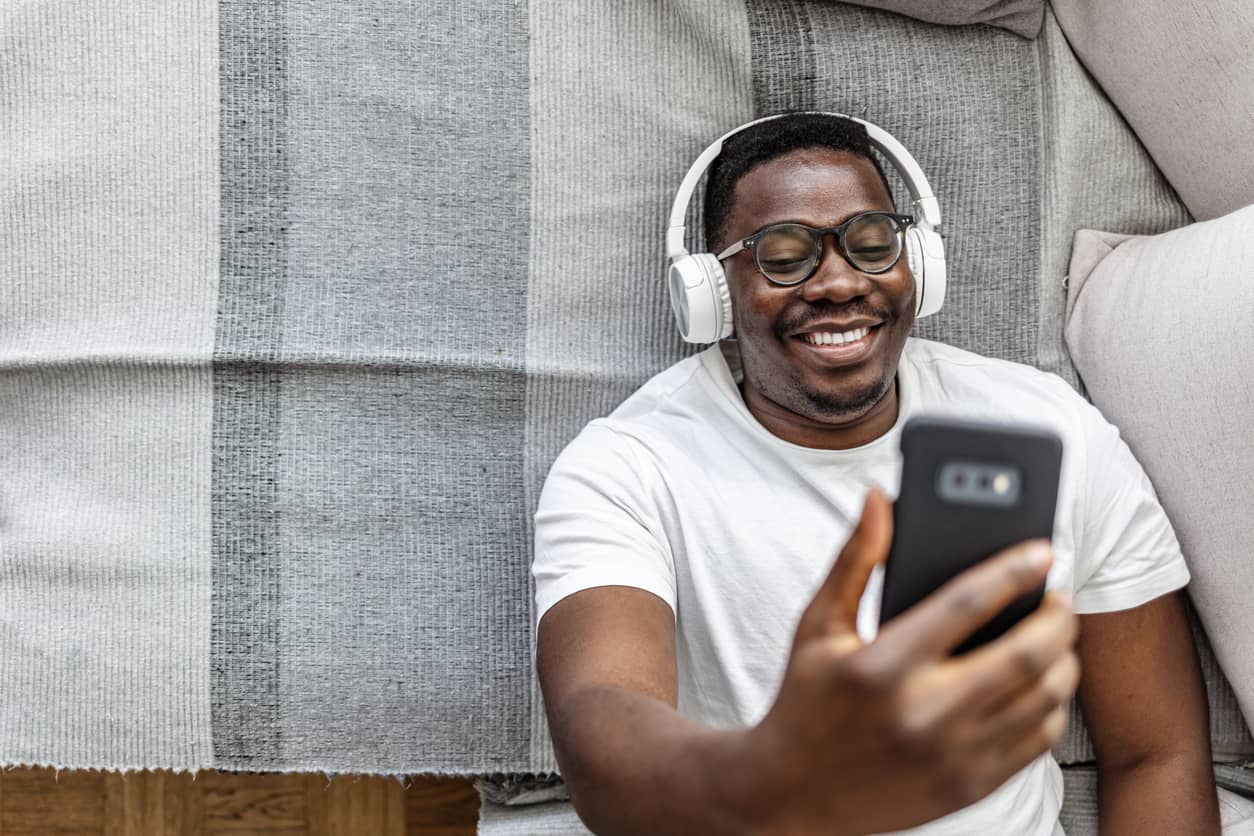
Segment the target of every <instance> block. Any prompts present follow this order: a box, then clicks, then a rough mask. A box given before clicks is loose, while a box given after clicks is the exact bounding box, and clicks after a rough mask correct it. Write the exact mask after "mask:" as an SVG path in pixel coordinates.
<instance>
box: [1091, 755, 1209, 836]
mask: <svg viewBox="0 0 1254 836" xmlns="http://www.w3.org/2000/svg"><path fill="white" fill-rule="evenodd" d="M1207 754H1208V753H1193V754H1177V755H1172V756H1166V755H1164V756H1161V757H1159V758H1145V759H1142V760H1140V761H1138V762H1135V763H1130V764H1125V765H1122V766H1112V767H1103V766H1102V765H1101V763H1100V761H1099V763H1098V786H1097V793H1098V814H1099V821H1100V824H1101V827H1100V830H1101V835H1102V836H1142V834H1145V833H1171V834H1180V836H1219V832H1220V831H1219V800H1218V796H1217V794H1216V790H1215V778H1214V773H1213V772H1212V771H1211V765H1210V761H1209V758H1208V757H1207Z"/></svg>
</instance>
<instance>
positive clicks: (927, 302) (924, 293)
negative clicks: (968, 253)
mask: <svg viewBox="0 0 1254 836" xmlns="http://www.w3.org/2000/svg"><path fill="white" fill-rule="evenodd" d="M906 260H907V264H909V266H910V272H911V273H912V274H913V275H914V288H915V294H916V303H915V316H916V317H924V316H931V315H932V314H934V313H936V312H937V311H939V310H940V309H941V305H943V304H944V302H945V242H944V241H943V240H942V239H941V237H940V233H938V232H936V230H934V229H929V228H927V227H921V226H912V227H910V229H908V230H906Z"/></svg>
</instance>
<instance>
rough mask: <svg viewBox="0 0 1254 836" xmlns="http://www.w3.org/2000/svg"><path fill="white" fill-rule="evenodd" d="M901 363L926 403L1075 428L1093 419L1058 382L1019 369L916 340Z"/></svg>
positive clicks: (1068, 387) (1016, 365)
mask: <svg viewBox="0 0 1254 836" xmlns="http://www.w3.org/2000/svg"><path fill="white" fill-rule="evenodd" d="M902 362H903V364H906V365H908V366H909V367H910V368H912V369H913V370H914V371H915V373H916V374H917V375H918V377H919V386H920V389H921V390H922V393H923V395H924V398H925V400H933V401H935V400H939V401H942V402H944V401H952V402H954V403H955V404H961V405H963V406H965V407H968V408H973V409H976V410H982V411H990V412H996V413H1001V414H1004V415H1006V416H1007V417H1013V418H1026V419H1031V418H1032V417H1037V418H1038V419H1049V418H1051V417H1052V418H1057V419H1060V420H1064V421H1067V422H1080V421H1083V420H1085V419H1089V418H1091V417H1092V415H1093V414H1095V413H1096V410H1095V409H1094V408H1093V407H1092V405H1091V404H1089V402H1088V401H1087V400H1085V398H1084V396H1082V395H1081V394H1080V393H1079V392H1077V391H1076V390H1075V389H1073V388H1072V387H1071V385H1070V384H1068V383H1067V382H1066V381H1065V380H1063V379H1062V378H1061V377H1059V376H1058V375H1056V374H1052V373H1050V372H1046V371H1042V370H1041V369H1038V368H1035V367H1034V366H1029V365H1026V364H1024V363H1016V362H1013V361H1011V360H1002V359H999V358H996V357H986V356H984V355H982V354H976V353H974V352H972V351H967V350H965V349H961V348H957V347H955V346H952V345H946V344H945V343H939V342H935V341H932V340H924V339H918V338H911V339H910V341H909V342H907V344H906V350H905V351H904V352H903V354H902ZM936 405H937V406H940V405H941V404H936Z"/></svg>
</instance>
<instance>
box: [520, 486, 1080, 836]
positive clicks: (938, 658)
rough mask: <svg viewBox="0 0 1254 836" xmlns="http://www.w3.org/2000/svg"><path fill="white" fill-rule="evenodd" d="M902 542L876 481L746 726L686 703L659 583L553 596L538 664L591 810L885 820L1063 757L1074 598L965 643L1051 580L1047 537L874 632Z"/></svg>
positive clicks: (579, 791)
mask: <svg viewBox="0 0 1254 836" xmlns="http://www.w3.org/2000/svg"><path fill="white" fill-rule="evenodd" d="M891 540H892V511H891V508H890V506H889V505H888V502H887V500H885V499H884V497H883V495H882V494H881V493H880V492H879V491H878V490H875V489H872V490H871V491H870V493H869V494H868V497H867V502H866V506H865V507H864V508H863V513H862V518H861V520H860V521H859V522H858V525H857V527H856V528H855V529H854V533H853V535H852V536H851V537H850V539H849V541H848V542H847V543H846V544H845V546H844V548H843V549H842V550H841V554H840V557H839V558H838V559H837V560H836V562H835V563H834V564H833V566H832V569H831V571H830V573H829V574H828V577H827V579H826V580H825V581H824V582H823V583H822V584H821V585H820V587H819V589H818V591H817V592H816V593H815V595H814V597H813V599H812V600H811V602H810V604H809V606H807V607H806V609H805V611H804V612H803V613H802V615H801V619H800V622H799V624H798V626H797V630H796V633H795V635H794V639H793V646H792V648H791V650H790V652H789V654H788V660H787V665H786V667H785V671H784V678H783V682H782V683H781V685H780V688H779V692H778V693H777V695H776V698H775V702H774V704H773V705H772V706H771V708H770V710H769V711H768V712H767V715H766V716H765V717H764V718H763V719H762V720H761V721H760V722H759V723H758V724H757V725H755V726H752V727H749V728H744V729H725V730H717V731H716V730H711V729H708V728H706V727H704V726H702V725H701V724H699V723H697V722H695V721H693V720H692V719H690V718H684V717H683V716H681V715H680V714H679V713H678V712H677V711H676V710H675V706H676V702H677V699H676V698H677V690H678V689H677V671H676V660H675V624H674V620H673V618H672V616H671V611H670V608H669V607H668V606H667V605H666V603H665V602H664V601H662V600H661V599H660V598H658V597H657V596H654V595H653V594H652V593H650V592H646V591H643V590H636V589H632V588H629V587H624V586H605V587H592V588H589V589H585V590H583V591H580V592H576V593H573V594H571V595H569V596H567V597H566V598H563V599H562V600H560V601H559V602H558V603H556V604H555V605H553V606H552V608H551V609H550V610H549V611H548V612H547V613H546V614H545V615H544V617H543V619H542V620H541V622H540V630H539V635H538V639H537V641H538V645H537V658H536V662H537V666H538V671H539V674H540V684H541V687H542V688H543V690H544V699H545V704H546V706H547V709H548V716H549V723H550V728H551V731H552V734H553V740H554V749H555V751H556V753H557V759H558V764H559V766H560V768H561V770H562V774H563V776H564V777H565V779H566V782H567V786H568V787H569V789H570V793H571V801H572V802H573V804H574V806H575V810H576V812H578V813H579V816H580V818H582V819H583V820H584V822H585V824H587V825H588V826H589V828H590V829H592V830H593V831H595V832H597V833H599V834H648V836H664V834H672V833H674V834H680V833H703V834H705V833H708V834H714V836H717V834H721V833H741V834H770V836H814V834H819V833H821V834H823V835H824V836H855V835H856V834H866V833H882V832H886V831H892V830H901V829H903V828H906V827H911V826H914V825H918V824H922V823H923V822H926V821H931V820H933V819H936V818H939V817H940V816H942V815H945V814H946V813H950V812H953V811H954V810H957V809H959V808H960V807H965V806H967V805H969V804H972V803H974V802H975V801H977V800H979V799H980V798H983V797H984V796H986V795H987V794H988V793H990V792H992V791H993V790H994V789H996V788H997V787H998V786H1000V785H1001V784H1002V783H1004V782H1005V781H1006V779H1007V778H1009V777H1010V776H1011V775H1013V774H1014V773H1016V772H1018V771H1019V770H1020V769H1022V768H1023V767H1024V766H1026V765H1027V764H1028V763H1029V762H1031V761H1032V760H1033V759H1035V758H1036V757H1037V756H1039V755H1040V754H1041V753H1043V752H1045V751H1048V749H1049V748H1050V747H1051V746H1053V745H1054V743H1056V742H1057V740H1058V737H1059V736H1060V735H1061V733H1062V730H1063V727H1064V726H1065V723H1066V715H1065V713H1064V710H1063V708H1064V706H1065V704H1066V701H1067V700H1068V699H1070V697H1071V695H1072V694H1073V693H1074V690H1075V687H1076V681H1077V679H1078V678H1079V663H1078V661H1077V659H1076V656H1075V653H1074V652H1073V647H1074V643H1075V637H1076V618H1075V614H1074V613H1073V612H1072V611H1071V609H1070V607H1068V606H1067V605H1066V604H1065V603H1064V602H1063V601H1061V600H1060V599H1058V598H1057V597H1056V596H1054V595H1052V594H1051V595H1047V596H1046V599H1045V602H1044V603H1043V604H1042V605H1041V607H1040V608H1039V609H1038V610H1037V611H1036V612H1034V613H1033V614H1031V615H1030V616H1028V617H1027V618H1026V619H1024V620H1023V621H1021V622H1020V623H1019V624H1018V625H1016V626H1015V627H1014V628H1013V629H1011V630H1010V631H1009V632H1008V633H1006V635H1004V636H1002V637H1001V638H999V639H997V640H996V641H994V642H991V643H990V644H988V645H985V646H984V647H981V648H979V649H977V650H975V651H972V652H971V653H969V654H965V655H964V656H962V657H958V658H953V657H951V656H950V653H951V652H952V650H953V649H954V648H955V647H957V646H958V645H959V644H960V643H961V642H962V640H963V639H965V638H966V637H967V636H969V635H971V633H973V632H974V631H975V630H976V629H977V628H978V627H979V626H980V625H982V624H984V623H986V622H987V621H988V620H989V619H991V618H992V617H993V616H995V615H996V614H997V613H998V612H1000V611H1001V610H1002V609H1003V608H1004V607H1005V606H1006V605H1007V604H1009V603H1010V602H1011V601H1013V600H1015V599H1017V598H1019V597H1020V596H1022V595H1023V594H1025V593H1026V592H1028V591H1029V590H1031V589H1033V588H1034V587H1035V586H1037V585H1038V584H1040V582H1041V581H1042V580H1044V578H1045V574H1046V572H1047V570H1048V568H1049V565H1050V562H1051V560H1052V555H1051V552H1050V550H1049V548H1048V546H1047V545H1046V544H1045V543H1044V542H1039V541H1038V542H1035V543H1024V544H1020V545H1019V546H1015V547H1012V548H1010V549H1007V550H1006V551H1005V552H1002V553H1000V554H999V555H996V556H994V557H993V558H991V559H990V560H987V561H984V562H983V563H981V564H980V565H978V566H976V567H974V568H972V569H969V570H967V571H966V572H964V573H963V574H961V575H959V576H958V577H957V578H955V579H954V580H952V581H950V582H949V583H948V584H946V585H945V586H944V587H942V588H941V589H940V590H938V591H937V592H936V593H934V594H933V595H931V596H929V597H928V598H927V599H925V600H924V601H922V602H921V603H919V604H918V605H916V606H915V607H913V608H912V609H911V610H910V611H909V612H907V613H905V614H903V615H901V616H900V617H898V618H896V619H894V620H893V621H892V622H891V623H890V624H887V625H885V627H884V629H883V630H881V631H880V634H879V635H878V636H877V638H876V640H875V641H873V642H870V643H863V642H862V640H861V639H860V638H859V636H858V633H857V612H858V602H859V601H860V599H861V597H862V593H863V591H864V590H865V588H866V583H867V579H868V578H869V577H870V575H871V572H872V570H873V569H874V567H875V566H876V565H878V564H880V563H882V562H883V560H884V558H885V557H886V556H887V554H888V546H889V543H890V542H891ZM745 617H750V615H749V614H748V613H746V616H745Z"/></svg>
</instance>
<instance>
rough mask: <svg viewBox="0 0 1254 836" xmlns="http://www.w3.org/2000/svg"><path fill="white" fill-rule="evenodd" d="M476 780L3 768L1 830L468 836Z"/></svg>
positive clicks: (25, 834)
mask: <svg viewBox="0 0 1254 836" xmlns="http://www.w3.org/2000/svg"><path fill="white" fill-rule="evenodd" d="M472 780H473V779H471V778H435V777H415V778H410V779H409V785H408V787H405V786H402V785H401V784H400V782H398V781H397V780H396V779H395V778H380V777H362V778H356V779H355V778H351V777H338V778H335V779H334V780H331V781H328V780H327V779H326V778H325V777H324V776H322V775H255V774H251V775H250V774H231V773H218V772H199V773H197V774H196V775H195V778H194V779H193V776H192V775H190V774H188V773H181V774H175V773H172V772H160V771H156V772H130V773H126V774H125V775H120V774H118V773H112V772H109V773H101V772H80V771H72V772H62V773H60V775H59V776H58V775H57V774H56V773H55V772H53V770H50V769H12V770H0V836H54V834H55V835H56V836H60V834H75V836H78V834H83V836H96V834H101V836H166V834H189V836H218V834H230V836H245V834H252V833H256V834H266V836H305V834H310V836H315V835H316V836H374V834H380V836H474V833H475V827H476V823H477V822H478V819H479V796H478V794H477V793H476V792H475V789H474V787H473V785H472Z"/></svg>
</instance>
